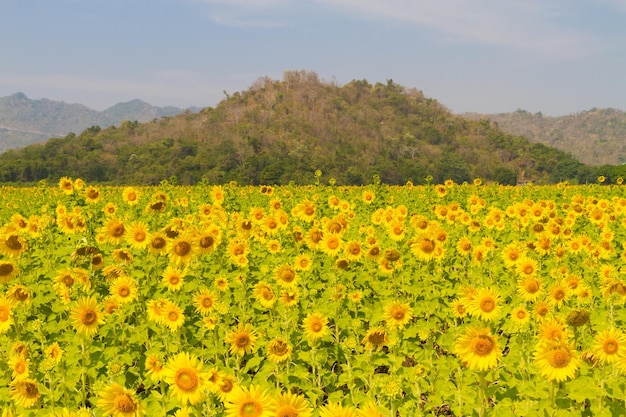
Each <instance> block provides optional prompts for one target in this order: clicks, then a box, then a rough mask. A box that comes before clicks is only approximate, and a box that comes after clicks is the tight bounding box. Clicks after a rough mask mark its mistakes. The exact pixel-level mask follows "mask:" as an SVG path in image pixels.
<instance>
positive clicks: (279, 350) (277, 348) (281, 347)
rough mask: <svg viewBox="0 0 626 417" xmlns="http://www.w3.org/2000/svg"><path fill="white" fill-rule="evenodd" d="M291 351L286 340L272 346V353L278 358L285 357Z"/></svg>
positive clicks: (278, 341)
mask: <svg viewBox="0 0 626 417" xmlns="http://www.w3.org/2000/svg"><path fill="white" fill-rule="evenodd" d="M288 351H289V346H288V345H287V343H285V341H284V340H277V341H276V342H275V343H274V344H273V345H272V353H273V354H274V355H276V356H284V355H286V354H287V352H288Z"/></svg>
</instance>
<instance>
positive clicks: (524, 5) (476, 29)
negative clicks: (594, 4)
mask: <svg viewBox="0 0 626 417" xmlns="http://www.w3.org/2000/svg"><path fill="white" fill-rule="evenodd" d="M316 1H317V2H318V3H319V4H323V5H324V6H325V7H327V8H330V9H336V10H340V11H341V12H343V13H350V14H352V15H357V16H364V17H367V18H370V19H394V20H398V21H403V22H406V23H408V24H411V23H415V24H418V25H423V26H426V27H430V28H433V29H435V30H437V31H439V32H440V33H441V34H442V35H443V36H445V37H446V38H447V39H449V40H451V41H455V42H471V43H482V44H489V45H499V46H503V47H514V48H521V49H526V50H532V51H535V52H536V53H538V54H541V55H547V56H556V57H561V58H575V57H579V56H581V55H584V54H585V52H586V50H587V48H589V47H590V44H591V38H590V37H589V36H588V35H587V34H585V33H584V32H582V31H573V30H570V29H566V28H564V27H559V26H558V24H557V23H556V20H558V19H557V18H559V17H560V16H561V14H562V11H563V10H565V7H571V6H568V5H570V3H561V2H545V1H539V0H527V1H524V2H508V1H507V2H503V1H498V0H471V1H470V0H439V1H432V0H387V1H379V0H316Z"/></svg>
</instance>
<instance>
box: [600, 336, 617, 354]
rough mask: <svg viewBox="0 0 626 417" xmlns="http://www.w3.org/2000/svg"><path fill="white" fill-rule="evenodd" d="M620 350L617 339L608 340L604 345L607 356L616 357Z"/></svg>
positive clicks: (603, 348)
mask: <svg viewBox="0 0 626 417" xmlns="http://www.w3.org/2000/svg"><path fill="white" fill-rule="evenodd" d="M618 349H619V344H618V343H617V340H615V339H608V340H606V341H605V342H604V343H603V344H602V350H603V351H604V353H606V354H607V355H614V354H616V353H617V351H618Z"/></svg>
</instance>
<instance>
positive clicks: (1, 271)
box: [0, 261, 20, 284]
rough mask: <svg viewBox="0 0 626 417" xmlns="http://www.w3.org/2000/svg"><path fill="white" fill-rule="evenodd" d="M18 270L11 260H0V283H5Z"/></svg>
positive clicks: (14, 275) (15, 274)
mask: <svg viewBox="0 0 626 417" xmlns="http://www.w3.org/2000/svg"><path fill="white" fill-rule="evenodd" d="M19 272H20V271H19V269H18V267H17V266H16V265H15V264H14V263H13V262H12V261H0V284H6V283H7V282H9V281H10V280H12V279H13V278H15V277H16V276H17V274H19Z"/></svg>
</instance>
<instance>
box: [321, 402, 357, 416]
mask: <svg viewBox="0 0 626 417" xmlns="http://www.w3.org/2000/svg"><path fill="white" fill-rule="evenodd" d="M319 413H320V414H319V417H357V410H356V409H355V408H354V407H351V406H343V405H341V403H328V404H326V405H324V406H322V407H320V408H319Z"/></svg>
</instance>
